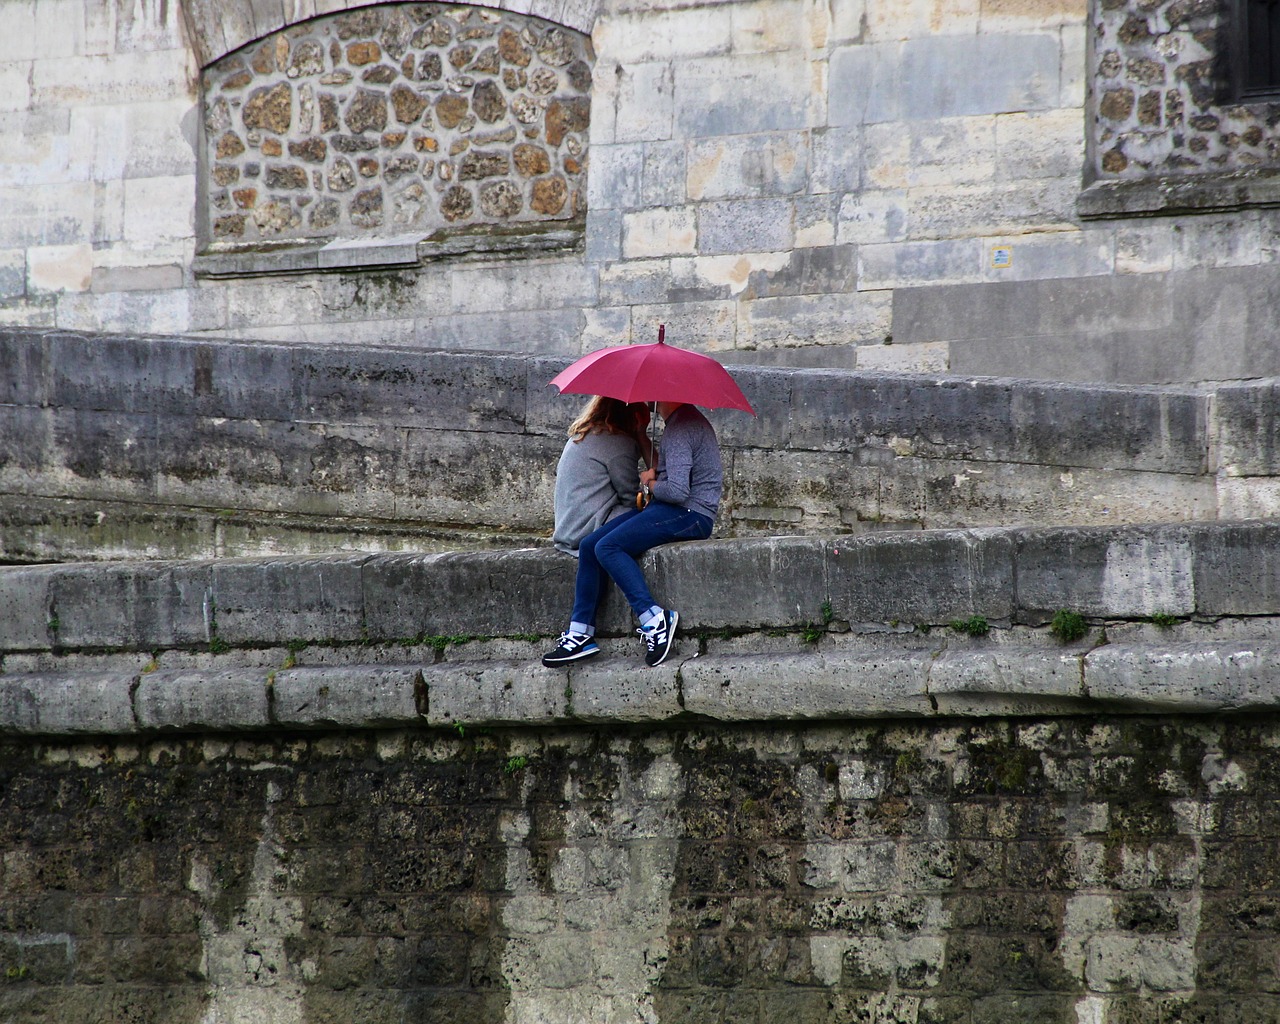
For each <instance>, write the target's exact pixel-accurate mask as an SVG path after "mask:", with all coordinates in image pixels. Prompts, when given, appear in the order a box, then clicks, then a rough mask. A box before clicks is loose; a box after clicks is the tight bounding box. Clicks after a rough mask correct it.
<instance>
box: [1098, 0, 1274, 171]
mask: <svg viewBox="0 0 1280 1024" xmlns="http://www.w3.org/2000/svg"><path fill="white" fill-rule="evenodd" d="M1228 17H1229V12H1228V10H1227V5H1225V4H1202V3H1187V2H1185V0H1169V2H1164V3H1157V4H1152V3H1148V2H1145V0H1133V2H1128V3H1107V2H1104V3H1102V4H1100V5H1099V10H1098V16H1097V20H1096V24H1095V29H1094V31H1095V36H1094V40H1093V49H1094V76H1095V77H1094V87H1095V91H1096V93H1097V96H1096V104H1097V111H1096V118H1097V119H1096V122H1095V125H1096V126H1095V129H1094V130H1095V132H1096V133H1097V134H1096V136H1095V139H1094V145H1095V148H1096V158H1095V159H1096V164H1095V166H1094V167H1093V168H1091V169H1092V170H1093V171H1095V173H1097V174H1098V175H1099V176H1101V177H1105V178H1130V179H1135V178H1136V179H1142V178H1149V177H1153V176H1168V175H1175V176H1183V175H1195V174H1214V173H1224V172H1226V173H1230V172H1237V171H1258V170H1264V169H1266V170H1275V169H1277V168H1280V147H1278V146H1277V143H1276V139H1275V136H1274V133H1273V131H1272V126H1273V125H1274V123H1275V118H1276V113H1277V109H1278V108H1277V105H1276V104H1275V103H1266V102H1252V103H1244V102H1240V103H1236V102H1232V101H1231V99H1230V96H1229V93H1230V88H1229V81H1228V80H1227V78H1228V75H1229V70H1230V68H1229V62H1228V59H1227V58H1228V55H1227V53H1226V43H1227V38H1228V30H1227V18H1228Z"/></svg>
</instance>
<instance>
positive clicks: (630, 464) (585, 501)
mask: <svg viewBox="0 0 1280 1024" xmlns="http://www.w3.org/2000/svg"><path fill="white" fill-rule="evenodd" d="M639 460H640V446H639V445H637V444H636V442H635V440H634V439H633V438H630V437H627V436H626V435H625V434H587V435H586V436H585V437H584V438H583V439H582V440H581V441H574V440H573V439H572V438H570V439H569V440H568V441H567V442H565V446H564V451H563V452H562V453H561V455H560V463H559V465H557V466H556V527H555V531H554V532H553V533H552V534H551V543H552V544H554V545H555V546H556V548H557V549H559V550H560V551H566V552H568V553H569V554H571V555H573V556H574V557H575V558H576V557H577V555H578V544H579V543H580V542H581V541H582V538H583V537H585V536H586V535H587V534H589V533H591V532H592V531H593V530H597V529H599V528H600V527H601V526H603V525H604V524H605V523H606V522H608V521H609V520H610V519H612V518H613V517H614V516H616V515H617V514H618V513H619V512H623V511H625V510H626V509H629V508H635V501H636V491H638V490H639V489H640V472H639V469H638V468H637V467H638V463H639Z"/></svg>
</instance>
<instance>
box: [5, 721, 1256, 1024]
mask: <svg viewBox="0 0 1280 1024" xmlns="http://www.w3.org/2000/svg"><path fill="white" fill-rule="evenodd" d="M464 732H465V734H464ZM1278 749H1280V722H1278V721H1277V719H1276V718H1275V716H1274V715H1271V714H1265V713H1263V714H1253V715H1251V716H1250V717H1249V718H1247V719H1239V718H1231V717H1219V716H1199V717H1196V716H1190V717H1189V716H1177V715H1173V716H1170V715H1162V716H1160V717H1159V718H1155V717H1113V718H1108V717H1097V718H1088V719H1084V718H1082V719H1058V718H1041V719H1022V720H1016V719H988V720H981V721H968V722H958V721H947V720H936V721H931V722H927V723H924V722H892V721H888V722H878V723H867V722H863V723H858V722H833V723H829V724H825V725H813V726H807V727H796V726H787V725H779V726H777V727H771V728H767V729H762V728H754V727H745V726H744V727H720V726H716V727H712V726H686V727H680V728H656V729H650V730H638V729H636V730H628V729H627V728H625V727H613V728H601V729H599V730H591V729H585V728H580V729H576V730H573V731H571V732H570V731H556V730H553V729H545V728H544V729H530V730H510V731H507V730H498V731H488V732H485V731H478V732H472V731H464V730H461V729H460V730H456V731H455V730H450V731H448V732H447V733H446V732H442V731H439V730H436V731H431V730H411V731H396V732H376V731H374V732H360V733H339V732H333V733H323V732H322V733H298V734H288V733H281V734H275V735H259V736H241V737H238V738H237V737H234V736H222V735H197V736H189V737H176V736H175V737H168V738H151V739H146V738H141V739H139V738H131V739H129V740H128V741H124V740H119V739H117V740H113V741H103V742H94V741H92V740H87V741H80V742H75V743H65V742H59V741H57V740H51V739H45V740H41V741H39V742H35V741H17V740H9V741H6V742H5V744H4V745H3V747H0V755H2V756H0V1019H4V1020H22V1021H36V1020H39V1021H46V1022H49V1024H70V1022H73V1021H74V1022H75V1024H108V1022H110V1024H119V1022H121V1021H136V1022H144V1021H145V1022H157V1024H158V1022H164V1024H186V1022H189V1024H197V1022H199V1021H211V1020H237V1021H272V1022H285V1021H287V1022H291V1024H320V1022H336V1021H360V1022H362V1024H391V1022H393V1021H394V1022H401V1021H410V1020H411V1021H415V1022H423V1024H425V1022H441V1024H443V1022H446V1021H447V1022H449V1024H491V1022H494V1021H499V1020H512V1021H532V1020H554V1021H564V1022H569V1021H592V1022H599V1024H615V1022H622V1021H628V1022H630V1021H636V1020H646V1021H659V1022H667V1021H669V1022H678V1024H694V1022H701V1024H712V1022H715V1024H720V1022H724V1024H730V1022H732V1024H779V1022H782V1021H787V1022H789V1024H836V1022H850V1021H862V1022H878V1024H996V1022H998V1024H1020V1022H1025V1024H1080V1022H1104V1021H1105V1022H1106V1024H1120V1022H1125V1024H1157V1022H1161V1024H1164V1022H1190V1021H1214V1022H1221V1024H1226V1022H1228V1021H1229V1022H1231V1024H1256V1022H1261V1021H1273V1020H1275V1019H1276V1015H1277V1013H1278V1012H1280V995H1277V992H1280V974H1277V966H1276V965H1277V962H1278V960H1280V926H1278V923H1277V903H1278V901H1280V895H1278V893H1277V890H1278V888H1280V883H1278V882H1277V878H1278V877H1280V858H1278V857H1277V853H1276V850H1277V848H1280V847H1278V841H1280V814H1278V813H1277V812H1278V810H1280V803H1277V801H1276V798H1275V793H1276V789H1277V785H1278V784H1280V757H1278V756H1277V750H1278Z"/></svg>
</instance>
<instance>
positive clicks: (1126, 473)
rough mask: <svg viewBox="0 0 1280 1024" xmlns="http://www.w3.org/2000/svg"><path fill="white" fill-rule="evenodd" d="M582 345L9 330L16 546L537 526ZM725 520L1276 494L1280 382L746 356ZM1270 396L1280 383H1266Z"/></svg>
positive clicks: (1166, 505)
mask: <svg viewBox="0 0 1280 1024" xmlns="http://www.w3.org/2000/svg"><path fill="white" fill-rule="evenodd" d="M564 365H565V360H564V359H552V358H538V357H526V356H519V355H497V354H484V353H442V352H422V351H414V350H410V349H398V348H388V347H385V346H384V347H379V348H370V347H367V346H350V345H348V346H332V347H317V346H304V345H290V344H266V343H251V342H243V341H241V342H236V341H224V342H220V343H216V344H215V343H209V342H199V341H192V340H190V339H180V338H172V337H169V338H165V337H139V336H122V335H98V334H77V333H73V332H65V331H33V330H24V329H12V328H10V329H0V368H3V370H4V372H3V373H0V411H3V414H4V415H3V416H0V522H3V524H4V526H5V529H4V530H3V531H2V532H0V557H3V558H6V559H8V560H11V561H20V562H25V561H66V560H74V559H78V558H93V559H104V558H116V557H166V558H167V557H184V558H214V557H217V558H224V557H229V556H230V557H234V556H237V555H266V554H276V553H280V554H287V553H299V554H301V553H321V552H325V551H342V550H347V551H350V550H360V551H386V550H405V551H409V550H415V551H433V550H437V551H438V550H443V549H456V548H458V547H492V546H522V545H523V546H527V545H529V544H530V543H534V542H537V541H538V540H541V539H545V537H546V536H547V535H548V534H549V532H550V527H551V520H552V491H553V488H554V474H555V464H556V460H557V458H558V456H559V452H560V449H561V447H562V445H563V443H564V441H563V438H564V429H565V425H566V424H567V423H568V422H569V421H570V420H571V419H572V418H573V416H574V415H576V412H577V410H578V408H579V407H580V405H581V402H582V399H581V398H580V397H577V396H561V395H558V394H557V393H556V391H555V389H554V388H549V387H548V386H547V381H548V380H550V379H551V377H552V376H554V374H555V373H556V372H557V371H558V370H559V369H561V368H562V367H563V366H564ZM732 372H733V374H734V375H735V376H736V378H737V379H738V381H739V382H740V384H741V385H742V387H743V389H744V390H745V392H746V393H747V395H748V397H749V398H750V399H751V401H752V402H753V404H754V405H755V407H756V410H757V412H758V413H759V415H758V417H756V418H752V417H749V416H746V415H744V414H741V413H737V412H713V413H712V414H711V416H712V418H713V420H714V421H715V423H716V426H717V429H718V431H719V434H720V437H721V441H722V444H723V447H724V449H725V467H726V480H725V494H724V501H723V504H722V511H721V516H720V520H719V526H718V530H719V533H720V535H721V536H758V535H770V534H772V535H776V534H785V533H790V534H801V535H803V534H819V533H846V532H847V533H868V532H873V531H876V530H879V529H883V528H885V527H887V526H897V527H910V528H921V527H923V528H929V529H934V528H942V527H981V526H993V525H994V526H1008V525H1021V524H1024V523H1043V524H1046V525H1061V524H1078V525H1104V524H1123V523H1140V522H1182V521H1200V520H1209V519H1216V518H1233V519H1247V518H1257V517H1260V516H1269V515H1274V514H1278V513H1280V483H1278V482H1277V481H1278V480H1280V475H1278V474H1277V473H1276V471H1275V466H1274V465H1273V464H1272V463H1273V462H1274V461H1275V460H1274V458H1273V457H1272V455H1270V454H1268V453H1271V452H1273V451H1274V450H1275V449H1276V448H1277V444H1276V437H1275V435H1276V433H1277V421H1276V420H1275V417H1274V416H1272V415H1271V414H1270V413H1269V412H1268V410H1269V408H1270V404H1269V403H1270V399H1271V398H1272V397H1273V395H1272V392H1273V391H1274V388H1275V384H1274V381H1260V382H1257V383H1252V384H1232V385H1221V386H1218V387H1213V386H1169V387H1162V388H1154V387H1119V386H1096V385H1067V384H1053V383H1046V382H1035V381H1027V380H1015V379H1009V378H961V377H955V376H946V375H932V376H930V375H920V374H894V373H868V372H854V371H836V370H794V369H785V368H778V367H772V368H771V367H761V366H735V367H733V368H732ZM1271 404H1273V403H1271Z"/></svg>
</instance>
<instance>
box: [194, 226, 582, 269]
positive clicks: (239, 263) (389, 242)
mask: <svg viewBox="0 0 1280 1024" xmlns="http://www.w3.org/2000/svg"><path fill="white" fill-rule="evenodd" d="M582 240H583V229H582V227H581V226H572V227H568V228H564V227H559V228H556V229H551V230H546V229H543V230H537V231H514V232H499V233H494V234H466V233H464V234H457V235H439V236H436V235H433V236H431V237H425V238H424V237H423V236H422V235H400V236H396V237H388V238H355V239H335V240H333V241H331V242H326V243H324V244H319V243H318V242H317V243H315V244H307V243H297V244H292V245H282V246H280V247H278V248H273V247H270V246H258V247H255V248H253V249H244V250H236V249H226V250H224V251H217V250H209V251H206V252H204V253H201V254H200V255H198V256H196V257H195V259H194V260H192V264H191V266H192V270H193V272H194V273H195V275H196V277H201V278H227V277H261V276H269V275H275V274H313V273H338V272H344V271H362V270H398V269H404V268H406V267H416V266H420V265H422V264H424V263H429V262H431V261H433V260H440V259H468V258H470V259H485V258H489V257H494V256H501V257H502V258H503V259H510V258H512V257H513V256H526V255H527V256H543V255H546V254H547V253H549V252H558V251H561V250H566V249H576V248H579V247H580V246H581V245H582Z"/></svg>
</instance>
